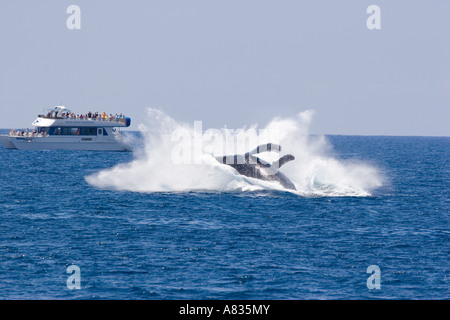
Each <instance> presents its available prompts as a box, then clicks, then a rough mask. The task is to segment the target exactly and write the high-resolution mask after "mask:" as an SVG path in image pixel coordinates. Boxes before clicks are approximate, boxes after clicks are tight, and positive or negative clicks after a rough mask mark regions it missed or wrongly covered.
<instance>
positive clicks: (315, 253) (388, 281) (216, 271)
mask: <svg viewBox="0 0 450 320" xmlns="http://www.w3.org/2000/svg"><path fill="white" fill-rule="evenodd" d="M146 134H147V133H146V132H145V131H144V132H143V133H142V135H143V136H144V138H142V137H141V138H139V137H140V135H138V134H136V135H135V138H136V139H137V141H138V143H137V147H136V148H137V150H136V151H134V152H124V153H121V152H118V153H115V152H95V151H20V150H5V149H4V148H3V147H0V179H1V184H0V299H126V300H135V299H139V300H140V299H164V300H166V299H167V300H171V299H192V300H199V299H239V300H245V299H252V300H254V299H264V300H265V299H268V300H272V299H274V300H284V299H289V300H304V299H449V298H450V279H449V277H450V268H449V253H450V244H449V240H450V229H449V226H450V225H449V207H450V201H449V194H450V183H449V170H450V163H449V159H450V138H449V137H396V136H339V135H326V136H320V137H316V138H314V137H312V138H311V139H313V141H315V142H314V143H310V144H305V146H309V147H311V146H317V144H320V146H324V145H326V148H320V149H321V151H320V155H321V157H317V156H315V157H313V156H311V154H312V153H313V152H312V151H311V152H310V154H309V156H308V157H307V158H302V157H301V156H300V157H299V160H302V161H303V163H301V164H299V166H300V167H299V168H303V169H304V170H303V171H304V172H309V173H308V177H307V183H303V182H302V181H303V180H305V179H304V178H305V177H302V176H298V177H297V176H295V175H292V174H291V175H290V177H294V178H295V179H294V180H293V181H294V182H295V183H296V185H297V186H298V187H299V188H298V189H299V191H298V192H287V191H285V190H282V189H280V188H275V187H274V188H271V187H270V186H268V185H266V184H262V185H258V184H257V183H256V182H255V181H251V179H244V180H242V179H241V178H240V177H237V176H236V175H235V174H234V173H230V172H228V171H227V172H226V173H222V175H220V174H217V171H215V173H216V174H210V173H207V174H201V173H199V172H200V171H201V172H203V171H205V170H203V169H201V170H197V169H192V172H186V174H185V175H184V173H183V171H180V170H177V169H173V168H167V166H166V165H165V164H164V163H161V164H160V165H161V166H159V163H158V162H157V161H153V160H152V159H155V158H156V159H157V160H160V159H159V158H158V156H157V155H156V154H152V151H151V150H150V148H149V145H148V144H147V142H146V140H145V139H146V138H145V135H146ZM139 139H143V141H142V140H139ZM314 139H316V140H314ZM139 141H140V142H139ZM303 150H306V149H303ZM315 150H316V149H315ZM314 152H315V153H314V154H315V155H317V154H318V153H317V152H316V151H314ZM325 154H326V155H327V156H326V157H324V155H325ZM152 155H153V156H154V157H151V156H152ZM296 156H298V155H296ZM308 161H310V162H308ZM313 163H314V166H313V165H312V164H313ZM305 165H307V166H305ZM187 166H188V165H187V164H185V165H182V166H181V168H182V169H183V170H185V171H189V169H186V168H187ZM285 166H286V175H288V176H289V174H288V173H289V172H293V171H294V170H293V169H292V168H290V169H289V168H288V166H289V164H287V165H285ZM190 167H193V168H194V167H196V165H195V164H193V165H191V166H190ZM190 167H189V168H190ZM280 170H283V168H281V169H280ZM308 170H309V171H308ZM328 171H330V172H328ZM312 172H314V174H312ZM238 178H239V179H240V180H236V179H238ZM302 179H303V180H302ZM363 180H364V181H363ZM369 180H370V181H369ZM305 181H306V180H305ZM249 186H253V187H249ZM255 186H256V187H255ZM74 265H75V266H76V267H78V269H77V270H78V271H75V272H74V271H73V270H74V269H73V266H74ZM371 266H375V267H371ZM369 267H371V268H369ZM368 268H369V269H368ZM373 268H375V269H376V270H378V271H376V272H373V271H372V270H374V269H373ZM368 271H369V272H368ZM74 276H76V277H74ZM74 279H75V280H74ZM72 280H73V281H72ZM77 281H78V282H77ZM375 284H378V286H376V285H375ZM74 286H75V289H74Z"/></svg>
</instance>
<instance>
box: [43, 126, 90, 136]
mask: <svg viewBox="0 0 450 320" xmlns="http://www.w3.org/2000/svg"><path fill="white" fill-rule="evenodd" d="M48 129H49V130H48ZM44 131H45V132H48V134H50V135H63V136H69V135H70V136H73V135H77V136H78V135H81V136H95V135H97V128H95V127H94V128H83V127H81V128H79V127H50V128H39V129H38V133H41V132H44Z"/></svg>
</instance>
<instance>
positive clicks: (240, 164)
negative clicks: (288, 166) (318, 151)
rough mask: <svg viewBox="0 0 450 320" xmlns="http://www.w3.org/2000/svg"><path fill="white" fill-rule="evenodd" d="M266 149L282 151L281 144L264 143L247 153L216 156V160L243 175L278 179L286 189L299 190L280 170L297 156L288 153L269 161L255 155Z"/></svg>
mask: <svg viewBox="0 0 450 320" xmlns="http://www.w3.org/2000/svg"><path fill="white" fill-rule="evenodd" d="M266 151H268V152H270V151H275V152H279V151H281V146H279V145H277V144H274V143H268V144H262V145H260V146H258V147H256V148H255V149H254V150H252V151H250V152H247V153H246V154H243V155H239V154H236V155H232V156H222V157H216V160H217V161H219V162H220V163H223V164H226V165H229V166H230V167H233V168H234V169H235V170H236V171H237V172H238V173H239V174H241V175H243V176H247V177H250V178H256V179H260V180H264V181H277V182H279V183H280V184H281V185H282V186H283V187H284V188H286V189H290V190H297V189H296V188H295V186H294V184H293V183H292V182H291V180H289V179H288V178H287V177H286V176H285V175H284V174H283V173H282V172H280V171H279V170H278V169H279V168H280V167H281V166H282V165H283V164H285V163H287V162H289V161H292V160H294V159H295V157H294V156H293V155H291V154H287V155H285V156H283V157H281V158H280V159H278V160H277V161H275V162H272V163H268V162H266V161H264V160H262V159H260V158H258V157H256V156H254V155H255V154H258V153H262V152H266Z"/></svg>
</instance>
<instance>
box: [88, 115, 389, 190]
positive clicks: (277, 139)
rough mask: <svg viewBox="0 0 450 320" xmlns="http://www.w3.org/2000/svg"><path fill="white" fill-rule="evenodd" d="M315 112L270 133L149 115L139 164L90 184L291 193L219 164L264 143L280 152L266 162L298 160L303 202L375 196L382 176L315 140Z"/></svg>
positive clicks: (294, 171)
mask: <svg viewBox="0 0 450 320" xmlns="http://www.w3.org/2000/svg"><path fill="white" fill-rule="evenodd" d="M312 116H313V112H312V111H310V110H308V111H304V112H301V113H299V114H298V115H297V116H295V117H292V118H274V119H273V120H272V121H271V122H270V123H269V124H268V125H267V126H266V127H264V128H259V127H258V126H257V125H253V126H251V127H249V128H240V129H235V130H233V129H227V128H222V129H211V128H210V129H205V128H202V127H201V122H194V124H193V125H190V124H187V123H182V122H178V121H176V120H175V119H173V118H171V117H169V116H168V115H166V114H165V113H164V112H162V111H160V110H157V109H148V121H147V123H146V124H141V125H140V126H139V130H140V131H141V133H142V137H143V144H142V146H141V148H139V149H137V150H135V159H134V160H133V161H131V162H130V163H123V164H119V165H116V166H114V167H113V168H110V169H106V170H102V171H100V172H98V173H95V174H92V175H90V176H88V177H86V180H87V181H88V182H89V183H90V184H92V185H94V186H96V187H99V188H108V189H116V190H128V191H137V192H186V191H204V192H217V191H219V192H221V191H226V192H232V191H254V190H261V189H276V190H284V191H287V190H285V189H283V187H281V185H279V184H278V183H276V182H267V181H261V180H257V179H253V178H248V177H245V176H241V175H238V174H237V173H236V172H235V171H234V169H233V168H231V167H229V166H227V165H223V164H221V163H219V162H218V161H216V159H215V157H217V156H224V155H233V154H237V153H240V154H243V153H245V152H248V151H250V150H251V149H253V148H255V147H256V146H257V145H259V144H264V143H269V142H272V143H276V144H280V145H281V146H282V149H281V152H280V153H275V152H264V153H261V154H259V155H258V156H259V157H261V158H262V159H264V160H266V161H276V160H277V159H278V158H279V157H281V156H282V155H284V154H293V155H294V156H295V158H296V159H295V160H294V161H292V162H289V163H287V164H285V165H284V166H283V167H282V168H280V169H279V170H281V171H282V172H283V173H284V174H285V175H286V176H287V177H289V179H290V180H291V181H292V182H293V183H294V184H295V186H296V188H297V191H289V192H294V193H297V194H299V195H302V196H369V195H370V192H371V190H373V189H375V188H377V187H379V186H381V185H382V179H381V176H380V174H379V173H378V171H377V169H376V168H374V167H372V166H369V165H367V164H364V163H362V162H355V161H353V162H349V161H344V160H340V159H336V158H335V157H333V156H331V152H330V151H331V150H332V146H331V145H330V144H329V143H328V141H327V140H326V138H325V137H324V136H311V135H309V125H310V123H311V120H312Z"/></svg>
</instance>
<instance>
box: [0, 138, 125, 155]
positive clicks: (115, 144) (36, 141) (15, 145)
mask: <svg viewBox="0 0 450 320" xmlns="http://www.w3.org/2000/svg"><path fill="white" fill-rule="evenodd" d="M0 143H1V144H2V145H3V147H5V148H6V149H19V150H88V151H89V150H90V151H131V147H130V146H129V145H127V144H125V143H121V142H119V141H96V139H91V140H83V139H80V138H79V139H74V140H73V141H61V140H60V139H58V138H55V139H52V138H51V137H16V136H0Z"/></svg>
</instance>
